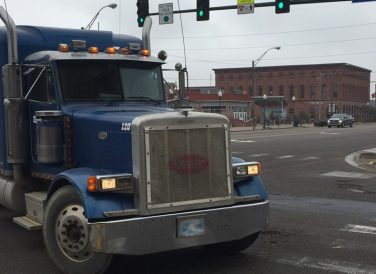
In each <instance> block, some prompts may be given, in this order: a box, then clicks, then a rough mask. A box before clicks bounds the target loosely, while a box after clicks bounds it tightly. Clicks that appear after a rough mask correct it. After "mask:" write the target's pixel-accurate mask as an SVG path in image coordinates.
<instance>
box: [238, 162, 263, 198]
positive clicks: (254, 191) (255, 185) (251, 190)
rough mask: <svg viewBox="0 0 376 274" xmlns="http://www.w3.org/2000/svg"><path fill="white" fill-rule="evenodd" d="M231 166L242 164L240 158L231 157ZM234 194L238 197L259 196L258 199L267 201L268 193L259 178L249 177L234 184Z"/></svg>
mask: <svg viewBox="0 0 376 274" xmlns="http://www.w3.org/2000/svg"><path fill="white" fill-rule="evenodd" d="M231 160H232V164H238V163H244V162H246V161H244V160H243V159H241V158H238V157H232V159H231ZM234 190H235V193H236V194H237V195H238V196H251V195H259V196H260V199H262V200H267V199H268V193H267V191H266V188H265V186H264V183H263V181H262V179H261V176H259V175H258V176H250V177H247V178H245V179H244V180H241V181H239V182H237V183H235V184H234Z"/></svg>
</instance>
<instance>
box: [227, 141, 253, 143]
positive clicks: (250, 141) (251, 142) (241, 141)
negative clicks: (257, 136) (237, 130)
mask: <svg viewBox="0 0 376 274" xmlns="http://www.w3.org/2000/svg"><path fill="white" fill-rule="evenodd" d="M231 142H237V143H254V142H255V141H251V140H244V141H243V140H231Z"/></svg>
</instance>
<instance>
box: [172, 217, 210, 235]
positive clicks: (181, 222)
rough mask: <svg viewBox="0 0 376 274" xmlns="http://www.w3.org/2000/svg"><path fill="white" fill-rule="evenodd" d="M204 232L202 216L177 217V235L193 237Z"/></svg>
mask: <svg viewBox="0 0 376 274" xmlns="http://www.w3.org/2000/svg"><path fill="white" fill-rule="evenodd" d="M203 234H205V219H204V217H188V218H187V217H184V218H178V237H193V236H200V235H203Z"/></svg>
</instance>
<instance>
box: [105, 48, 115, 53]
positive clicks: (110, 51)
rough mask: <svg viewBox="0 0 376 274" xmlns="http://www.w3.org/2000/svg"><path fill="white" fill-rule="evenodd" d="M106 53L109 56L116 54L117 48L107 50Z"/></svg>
mask: <svg viewBox="0 0 376 274" xmlns="http://www.w3.org/2000/svg"><path fill="white" fill-rule="evenodd" d="M104 52H105V53H107V54H115V53H116V48H112V47H111V48H106V50H105V51H104Z"/></svg>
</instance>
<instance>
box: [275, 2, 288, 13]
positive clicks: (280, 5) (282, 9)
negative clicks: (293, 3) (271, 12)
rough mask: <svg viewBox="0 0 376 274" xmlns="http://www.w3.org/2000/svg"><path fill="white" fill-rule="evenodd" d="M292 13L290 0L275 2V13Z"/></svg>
mask: <svg viewBox="0 0 376 274" xmlns="http://www.w3.org/2000/svg"><path fill="white" fill-rule="evenodd" d="M289 12H290V0H276V1H275V13H289Z"/></svg>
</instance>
